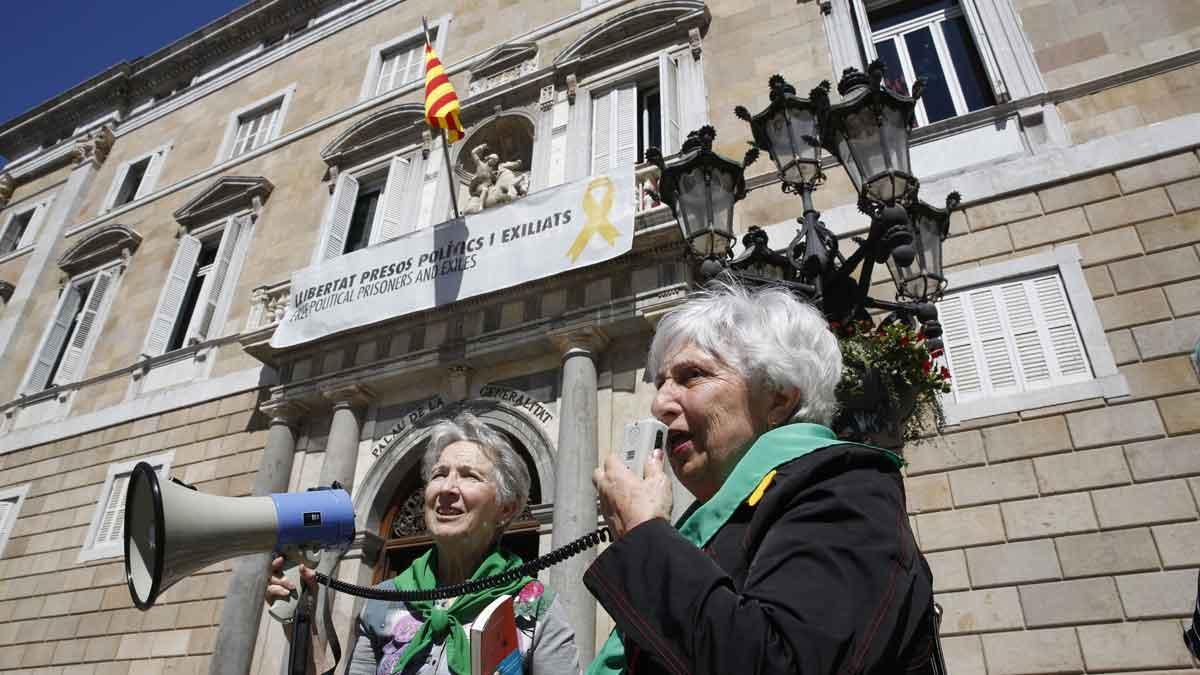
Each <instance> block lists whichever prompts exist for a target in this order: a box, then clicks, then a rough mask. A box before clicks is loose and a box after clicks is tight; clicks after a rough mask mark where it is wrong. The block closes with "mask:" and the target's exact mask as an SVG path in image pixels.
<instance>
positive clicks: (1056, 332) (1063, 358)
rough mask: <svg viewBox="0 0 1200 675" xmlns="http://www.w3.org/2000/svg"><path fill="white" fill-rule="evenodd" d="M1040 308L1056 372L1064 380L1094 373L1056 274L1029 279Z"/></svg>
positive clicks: (1089, 375)
mask: <svg viewBox="0 0 1200 675" xmlns="http://www.w3.org/2000/svg"><path fill="white" fill-rule="evenodd" d="M1029 285H1030V286H1031V287H1032V291H1033V293H1034V296H1035V297H1036V298H1037V303H1038V305H1039V307H1040V308H1041V314H1042V322H1043V325H1044V326H1045V330H1046V336H1047V343H1048V345H1049V352H1050V354H1051V355H1052V361H1053V363H1054V367H1055V371H1056V372H1055V375H1056V376H1058V377H1059V378H1063V379H1071V380H1075V379H1089V378H1090V377H1091V375H1092V370H1091V366H1089V365H1088V360H1087V354H1086V353H1085V352H1084V350H1083V342H1082V341H1081V340H1080V338H1079V331H1078V330H1077V328H1076V325H1075V317H1074V315H1072V313H1071V305H1070V303H1068V301H1067V295H1066V292H1065V291H1064V290H1063V286H1062V280H1061V279H1060V278H1059V276H1058V275H1057V274H1055V275H1051V276H1046V277H1040V278H1037V279H1033V280H1031V281H1030V282H1029Z"/></svg>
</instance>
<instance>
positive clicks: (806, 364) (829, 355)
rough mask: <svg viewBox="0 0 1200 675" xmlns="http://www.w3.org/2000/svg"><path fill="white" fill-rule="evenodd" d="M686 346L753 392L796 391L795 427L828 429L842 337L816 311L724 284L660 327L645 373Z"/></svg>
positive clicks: (787, 297)
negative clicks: (742, 380) (730, 371)
mask: <svg viewBox="0 0 1200 675" xmlns="http://www.w3.org/2000/svg"><path fill="white" fill-rule="evenodd" d="M688 344H694V345H696V346H697V347H699V348H700V349H702V350H704V351H705V352H707V353H708V354H709V355H710V356H712V357H713V358H716V359H717V360H719V361H721V362H722V363H725V364H726V365H729V366H730V367H732V368H734V369H735V370H737V371H738V372H739V373H740V374H741V375H742V377H744V378H745V379H746V380H747V382H748V383H749V385H750V386H751V387H768V388H770V390H771V391H783V390H786V389H791V388H796V389H799V390H800V404H799V406H798V407H797V408H796V411H795V413H794V414H793V415H792V418H791V420H790V421H792V422H814V423H816V424H824V425H828V424H829V423H830V422H831V421H832V420H833V415H834V413H835V412H837V385H838V382H839V381H841V378H842V351H841V348H840V347H838V341H837V338H836V337H834V335H833V333H832V332H830V330H829V325H828V324H827V323H826V321H825V317H824V316H822V315H821V313H820V312H819V311H817V309H816V308H814V307H813V306H812V305H810V304H808V303H805V302H801V301H800V300H798V299H796V297H795V296H793V295H792V294H791V293H789V292H788V291H786V290H784V289H782V288H779V287H765V288H758V289H754V290H748V289H746V288H745V287H744V286H742V285H740V284H734V283H723V282H722V283H716V284H714V285H712V286H711V287H710V288H709V289H707V290H704V291H701V292H699V293H696V294H694V295H692V296H691V297H689V298H688V300H687V302H685V303H683V304H682V305H680V306H679V307H676V308H675V309H673V310H671V311H670V312H668V313H667V314H666V316H664V317H663V318H662V320H661V321H660V322H659V323H658V329H657V330H656V331H655V333H654V340H653V341H652V342H651V343H650V354H649V356H648V357H647V360H646V369H647V372H648V373H650V374H651V376H655V375H657V374H658V372H659V369H660V368H661V367H662V364H663V363H664V361H665V360H666V359H667V357H668V356H670V355H671V354H673V353H675V352H676V351H677V350H679V349H682V348H683V347H684V346H686V345H688Z"/></svg>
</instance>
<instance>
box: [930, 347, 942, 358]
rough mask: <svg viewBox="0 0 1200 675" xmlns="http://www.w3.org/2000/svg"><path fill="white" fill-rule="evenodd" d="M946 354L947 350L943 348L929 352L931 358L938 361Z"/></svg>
mask: <svg viewBox="0 0 1200 675" xmlns="http://www.w3.org/2000/svg"><path fill="white" fill-rule="evenodd" d="M945 353H946V350H945V349H942V348H941V347H938V348H937V349H935V350H933V351H931V352H929V356H931V357H932V358H935V359H936V358H938V357H939V356H941V355H942V354H945Z"/></svg>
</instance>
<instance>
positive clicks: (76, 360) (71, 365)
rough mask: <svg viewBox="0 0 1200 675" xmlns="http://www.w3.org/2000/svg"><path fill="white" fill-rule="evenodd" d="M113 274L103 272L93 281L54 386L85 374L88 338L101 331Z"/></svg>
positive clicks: (55, 377) (56, 375) (74, 379)
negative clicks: (101, 322)
mask: <svg viewBox="0 0 1200 675" xmlns="http://www.w3.org/2000/svg"><path fill="white" fill-rule="evenodd" d="M112 281H113V273H112V272H111V271H109V272H101V273H99V274H97V275H96V278H95V280H94V281H92V290H91V292H90V293H88V297H87V301H86V302H84V304H83V311H82V312H80V313H79V322H78V323H76V324H75V333H74V334H73V335H71V339H70V341H68V342H67V350H66V352H65V353H63V358H62V363H61V364H60V365H59V367H58V373H56V374H55V376H54V384H67V383H68V382H74V381H76V380H78V379H79V376H80V375H82V374H83V366H84V365H85V364H84V357H85V356H86V352H87V348H88V346H89V344H88V338H89V337H90V336H91V335H92V333H93V332H95V331H98V330H100V325H99V323H100V321H102V320H103V319H104V312H103V309H104V307H105V301H106V300H107V299H108V291H109V288H110V287H111V286H112Z"/></svg>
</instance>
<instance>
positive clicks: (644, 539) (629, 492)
mask: <svg viewBox="0 0 1200 675" xmlns="http://www.w3.org/2000/svg"><path fill="white" fill-rule="evenodd" d="M841 364H842V360H841V354H840V351H839V349H838V343H837V339H836V338H835V337H834V336H833V334H832V333H831V332H830V331H829V329H828V327H827V325H826V322H825V320H824V318H823V317H822V316H821V315H820V313H818V312H817V311H816V310H815V309H813V308H812V307H811V306H808V305H805V304H803V303H801V302H799V301H797V300H796V299H795V298H793V297H792V296H791V295H790V294H789V293H787V292H786V291H784V290H781V289H778V288H775V289H770V288H769V289H763V290H756V291H747V290H745V289H744V288H741V287H739V286H729V285H726V286H720V287H717V288H715V289H713V290H710V291H706V292H704V293H701V294H698V295H697V296H693V297H692V298H691V299H689V300H688V301H687V302H686V303H684V304H683V305H682V306H681V307H679V308H677V309H675V310H674V311H672V312H670V313H669V314H668V315H667V316H665V317H664V318H663V319H662V321H661V322H660V323H659V325H658V329H657V331H656V333H655V336H654V340H653V343H652V344H651V347H650V354H649V359H648V363H647V369H648V373H650V374H651V375H653V377H654V380H655V383H656V384H657V387H658V393H657V395H656V396H655V398H654V402H653V405H652V406H651V410H652V412H653V414H654V416H655V417H656V418H658V419H659V420H660V421H661V422H663V423H664V424H666V425H667V427H668V436H667V443H666V445H667V447H666V451H665V454H666V456H667V460H669V461H670V464H671V468H672V469H673V470H674V473H675V475H676V476H677V477H678V479H679V480H680V482H681V483H682V484H683V486H684V487H686V488H687V489H688V490H689V491H690V492H691V493H692V494H693V495H694V496H695V498H696V501H695V503H694V504H693V505H692V506H691V508H689V509H688V511H687V512H685V513H684V515H683V516H682V517H681V518H680V521H679V523H678V524H677V526H675V527H673V526H672V525H671V523H669V522H668V520H667V518H668V516H669V514H670V513H671V488H670V479H669V477H668V476H667V475H666V473H665V472H664V470H663V465H662V455H663V453H661V452H656V453H655V456H654V457H652V458H651V459H650V460H649V461H647V464H646V467H645V472H644V478H642V477H639V476H637V475H635V474H634V473H633V472H631V471H630V470H629V469H627V468H625V466H624V465H623V464H622V462H621V461H620V459H619V458H617V457H615V456H614V455H615V454H616V453H614V454H613V455H610V456H609V457H608V459H607V460H606V461H605V462H604V464H603V465H602V466H601V467H600V468H598V469H597V470H596V472H595V476H594V481H595V483H596V487H597V490H598V491H599V493H600V506H601V510H602V511H603V512H604V515H605V518H606V519H607V521H608V523H609V527H610V529H611V530H612V533H613V536H614V537H615V540H616V541H615V543H613V544H612V546H610V547H609V548H608V549H607V550H606V551H605V552H604V553H602V554H601V555H600V556H599V557H598V558H597V559H596V561H595V562H594V563H593V564H592V566H591V567H590V568H589V569H588V571H587V573H586V574H585V576H584V583H585V584H586V585H587V587H588V589H589V590H590V591H591V592H592V594H593V595H595V596H596V598H597V599H598V600H599V601H600V603H601V604H602V605H603V606H604V608H605V609H606V610H608V613H609V614H610V615H611V616H612V617H613V619H614V621H615V623H616V629H615V630H614V632H613V635H611V636H610V637H609V640H608V642H607V643H606V644H605V646H604V648H603V649H602V650H601V652H600V654H599V655H598V656H597V658H596V660H595V662H593V663H592V665H591V667H590V668H589V670H588V672H589V673H635V674H637V675H643V674H646V673H679V674H682V673H689V674H690V673H739V674H750V673H803V674H804V675H815V674H818V673H830V674H832V673H904V672H907V673H910V674H912V673H921V674H924V673H937V672H939V671H938V670H937V669H936V668H937V667H938V666H937V665H936V661H937V659H936V658H935V657H934V653H935V650H934V647H935V645H936V619H935V613H934V604H933V595H932V577H931V575H930V572H929V568H928V566H927V565H926V563H925V560H924V558H923V557H922V556H921V554H920V552H919V551H918V549H917V544H916V540H915V538H914V537H913V533H912V531H911V530H910V528H909V524H908V518H907V515H906V511H905V499H904V487H903V483H902V482H901V475H900V472H899V469H900V465H901V460H900V459H899V458H898V457H897V456H895V455H893V454H891V453H889V452H887V451H884V450H880V449H877V448H873V447H870V446H865V445H857V444H853V443H845V442H842V441H839V440H838V439H837V438H836V437H835V435H834V434H833V432H832V431H830V429H829V428H828V427H827V426H826V425H828V424H829V423H830V421H831V419H832V417H833V415H834V412H835V410H836V408H837V403H836V399H835V390H836V388H837V384H838V381H839V378H840V377H841V370H842V365H841Z"/></svg>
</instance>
